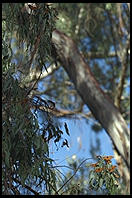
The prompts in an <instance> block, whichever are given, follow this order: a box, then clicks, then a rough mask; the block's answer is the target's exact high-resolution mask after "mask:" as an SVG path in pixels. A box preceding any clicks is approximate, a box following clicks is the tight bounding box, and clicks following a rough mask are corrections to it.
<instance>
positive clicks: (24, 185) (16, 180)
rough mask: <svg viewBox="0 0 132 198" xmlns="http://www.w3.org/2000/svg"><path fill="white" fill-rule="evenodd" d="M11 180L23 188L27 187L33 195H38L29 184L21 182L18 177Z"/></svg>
mask: <svg viewBox="0 0 132 198" xmlns="http://www.w3.org/2000/svg"><path fill="white" fill-rule="evenodd" d="M13 180H14V181H15V182H16V183H19V184H20V185H21V186H23V187H24V188H26V189H28V190H29V191H30V192H32V193H34V195H40V194H39V193H38V192H36V191H35V190H33V189H32V188H31V187H30V186H28V185H26V184H22V183H21V182H20V181H19V180H18V179H16V178H13Z"/></svg>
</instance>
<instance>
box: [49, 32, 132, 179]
mask: <svg viewBox="0 0 132 198" xmlns="http://www.w3.org/2000/svg"><path fill="white" fill-rule="evenodd" d="M52 41H53V43H54V45H55V49H56V52H57V54H58V57H57V58H58V60H59V62H60V63H61V64H62V66H63V67H64V69H65V71H66V72H67V74H68V75H69V77H70V80H71V81H72V82H73V83H74V85H75V88H76V90H77V92H78V94H79V95H80V96H81V98H82V100H83V101H84V103H85V104H86V105H87V106H88V108H89V109H90V110H91V112H92V113H93V115H94V117H95V118H96V119H97V120H98V121H99V123H100V124H101V125H102V127H103V128H104V129H105V130H106V132H107V133H108V135H109V136H110V138H111V140H112V142H113V145H114V147H115V149H116V151H117V153H118V155H120V156H121V158H122V161H123V164H124V166H123V177H124V179H125V181H126V182H127V183H128V182H129V168H130V148H129V146H130V144H129V136H130V132H129V130H128V127H127V125H126V123H125V121H124V119H123V117H122V115H121V114H120V112H119V110H118V109H117V108H116V107H115V106H114V104H113V103H112V102H111V100H110V99H109V97H108V96H107V95H106V94H105V93H104V92H103V91H102V90H101V88H100V87H99V84H98V82H97V81H96V79H95V78H94V76H93V74H92V73H91V71H90V67H89V66H88V64H87V63H86V62H85V60H84V59H83V57H82V55H81V54H80V53H79V51H78V49H77V47H76V45H75V43H74V42H73V41H72V39H71V38H69V37H68V36H66V35H65V34H64V33H62V32H60V31H58V30H55V31H54V32H53V34H52Z"/></svg>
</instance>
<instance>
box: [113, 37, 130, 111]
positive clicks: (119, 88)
mask: <svg viewBox="0 0 132 198" xmlns="http://www.w3.org/2000/svg"><path fill="white" fill-rule="evenodd" d="M129 45H130V38H128V39H127V42H126V47H125V52H124V54H123V55H122V70H121V75H120V81H119V84H118V86H117V94H116V96H115V105H116V106H117V107H118V108H119V109H120V101H121V96H122V93H123V90H124V84H125V77H126V72H127V68H128V64H127V62H128V49H129ZM122 53H123V52H122Z"/></svg>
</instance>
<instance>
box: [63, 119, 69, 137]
mask: <svg viewBox="0 0 132 198" xmlns="http://www.w3.org/2000/svg"><path fill="white" fill-rule="evenodd" d="M64 127H65V130H66V133H67V135H69V136H70V133H69V130H68V127H67V124H66V122H65V124H64Z"/></svg>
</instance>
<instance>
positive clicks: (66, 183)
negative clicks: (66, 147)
mask: <svg viewBox="0 0 132 198" xmlns="http://www.w3.org/2000/svg"><path fill="white" fill-rule="evenodd" d="M89 159H92V158H87V159H85V160H83V161H82V162H81V164H80V165H79V166H78V168H77V169H76V170H75V172H74V174H73V175H72V176H71V177H70V178H69V179H68V180H67V181H66V182H65V183H64V184H63V185H62V186H61V187H60V188H59V190H57V193H58V192H59V191H60V190H61V189H62V188H63V187H64V186H65V185H66V184H67V183H68V182H69V181H70V180H71V179H72V178H73V177H74V176H75V174H76V173H77V171H78V170H79V168H80V167H81V165H82V164H83V163H84V162H85V161H87V160H89Z"/></svg>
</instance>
